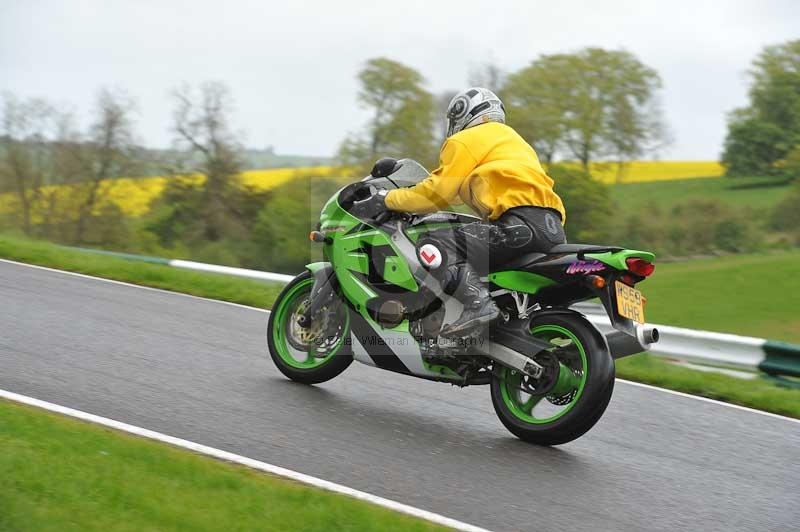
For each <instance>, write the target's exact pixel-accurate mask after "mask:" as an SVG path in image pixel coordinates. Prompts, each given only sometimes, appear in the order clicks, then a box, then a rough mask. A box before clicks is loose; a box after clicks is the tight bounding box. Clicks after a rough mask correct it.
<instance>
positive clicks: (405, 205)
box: [386, 122, 567, 223]
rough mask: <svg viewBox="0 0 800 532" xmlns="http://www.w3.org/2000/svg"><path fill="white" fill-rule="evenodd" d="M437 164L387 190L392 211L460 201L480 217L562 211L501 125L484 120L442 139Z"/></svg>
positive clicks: (547, 181) (541, 174)
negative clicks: (518, 210) (521, 210)
mask: <svg viewBox="0 0 800 532" xmlns="http://www.w3.org/2000/svg"><path fill="white" fill-rule="evenodd" d="M439 160H440V162H439V168H437V169H436V170H435V171H434V172H433V173H432V174H431V175H430V176H429V177H428V178H426V179H425V180H423V181H421V182H420V183H417V184H416V185H414V186H413V187H409V188H402V189H398V190H392V191H390V192H389V193H388V195H387V196H386V206H387V207H388V208H389V209H391V210H393V211H406V212H417V213H426V212H434V211H439V210H442V209H446V208H447V207H448V206H449V205H458V204H461V203H465V204H467V205H469V206H470V207H472V209H473V210H475V211H476V212H477V213H478V214H480V215H481V216H482V217H483V218H488V219H489V220H496V219H498V218H499V217H500V216H501V215H502V214H503V213H504V212H505V211H507V210H508V209H510V208H512V207H522V206H533V207H550V208H551V209H555V210H557V211H558V212H560V213H561V221H562V223H564V221H566V218H567V217H566V212H565V211H564V204H563V203H562V202H561V198H559V197H558V195H557V194H556V193H555V192H554V191H553V180H552V179H551V178H550V177H549V176H548V175H547V174H546V173H545V171H544V169H543V168H542V165H541V164H540V163H539V157H538V156H537V155H536V152H535V151H534V150H533V148H532V147H531V146H530V145H529V144H528V143H527V142H525V140H524V139H523V138H522V137H520V136H519V135H518V134H517V132H516V131H514V130H513V129H511V128H510V127H509V126H507V125H505V124H500V123H497V122H488V123H486V124H481V125H479V126H473V127H471V128H468V129H465V130H463V131H459V132H458V133H456V134H455V135H453V136H451V137H450V138H448V139H447V140H446V141H445V143H444V145H443V146H442V152H441V154H440V155H439Z"/></svg>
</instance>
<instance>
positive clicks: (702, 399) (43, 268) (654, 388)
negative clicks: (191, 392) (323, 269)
mask: <svg viewBox="0 0 800 532" xmlns="http://www.w3.org/2000/svg"><path fill="white" fill-rule="evenodd" d="M0 262H7V263H9V264H16V265H17V266H27V267H28V268H36V269H39V270H45V271H49V272H55V273H62V274H64V275H74V276H76V277H82V278H84V279H91V280H94V281H103V282H106V283H114V284H119V285H122V286H130V287H133V288H139V289H142V290H152V291H155V292H161V293H162V294H170V295H173V296H180V297H191V298H194V299H200V300H202V301H210V302H212V303H220V304H223V305H230V306H233V307H239V308H243V309H248V310H255V311H257V312H265V313H267V314H269V312H270V311H269V310H266V309H263V308H257V307H250V306H248V305H240V304H239V303H231V302H229V301H221V300H219V299H209V298H206V297H200V296H193V295H190V294H184V293H181V292H172V291H170V290H164V289H162V288H152V287H149V286H141V285H138V284H131V283H126V282H123V281H115V280H113V279H104V278H103V277H94V276H91V275H86V274H83V273H75V272H68V271H65V270H57V269H55V268H47V267H45V266H37V265H35V264H27V263H25V262H17V261H13V260H8V259H0ZM617 382H622V383H625V384H630V385H631V386H638V387H640V388H647V389H650V390H655V391H659V392H664V393H671V394H673V395H677V396H680V397H685V398H687V399H694V400H696V401H703V402H705V403H711V404H715V405H718V406H724V407H728V408H735V409H737V410H742V411H745V412H751V413H753V414H761V415H762V416H767V417H771V418H774V419H782V420H784V421H791V422H792V423H800V419H795V418H791V417H787V416H782V415H780V414H773V413H772V412H764V411H763V410H756V409H755V408H748V407H746V406H739V405H734V404H731V403H726V402H724V401H717V400H716V399H709V398H707V397H700V396H699V395H692V394H688V393H683V392H676V391H674V390H668V389H666V388H659V387H658V386H652V385H650V384H642V383H640V382H633V381H627V380H624V379H617Z"/></svg>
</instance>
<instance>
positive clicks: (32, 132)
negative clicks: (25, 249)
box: [0, 94, 58, 235]
mask: <svg viewBox="0 0 800 532" xmlns="http://www.w3.org/2000/svg"><path fill="white" fill-rule="evenodd" d="M2 116H3V118H2V122H0V125H1V126H2V129H0V187H2V189H3V190H4V191H10V192H12V193H13V194H14V196H15V198H16V199H17V202H18V203H19V207H20V217H21V226H22V230H23V231H24V232H25V234H26V235H30V234H31V233H32V230H33V222H32V219H33V213H34V207H35V205H36V203H37V201H38V200H39V199H40V197H41V191H42V186H43V185H44V184H45V183H46V182H47V181H48V177H49V175H50V174H51V173H52V156H51V148H52V144H51V143H52V142H53V140H54V139H55V136H56V133H57V131H58V116H57V114H56V110H55V109H54V108H53V106H52V105H50V104H49V103H48V102H46V101H44V100H40V99H35V98H34V99H30V100H26V101H20V100H18V99H16V98H15V97H14V96H13V95H11V94H6V95H4V98H3V115H2Z"/></svg>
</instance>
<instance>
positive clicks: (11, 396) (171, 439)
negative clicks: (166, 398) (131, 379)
mask: <svg viewBox="0 0 800 532" xmlns="http://www.w3.org/2000/svg"><path fill="white" fill-rule="evenodd" d="M0 398H2V399H7V400H9V401H13V402H16V403H20V404H25V405H28V406H33V407H37V408H41V409H43V410H47V411H49V412H54V413H57V414H62V415H65V416H69V417H72V418H75V419H80V420H82V421H88V422H90V423H94V424H96V425H102V426H105V427H109V428H112V429H116V430H119V431H122V432H127V433H129V434H133V435H136V436H140V437H142V438H147V439H149V440H154V441H159V442H161V443H166V444H169V445H172V446H174V447H180V448H183V449H187V450H189V451H193V452H195V453H199V454H202V455H205V456H210V457H212V458H217V459H220V460H224V461H226V462H231V463H235V464H239V465H243V466H246V467H249V468H251V469H256V470H259V471H263V472H265V473H270V474H272V475H276V476H279V477H283V478H288V479H290V480H294V481H296V482H300V483H302V484H306V485H309V486H313V487H315V488H320V489H324V490H326V491H330V492H333V493H338V494H340V495H345V496H348V497H352V498H354V499H358V500H361V501H365V502H369V503H372V504H375V505H377V506H381V507H383V508H387V509H389V510H393V511H395V512H399V513H402V514H405V515H410V516H412V517H416V518H419V519H424V520H426V521H430V522H432V523H436V524H439V525H443V526H447V527H450V528H454V529H456V530H463V531H465V532H490V531H489V530H487V529H485V528H480V527H477V526H474V525H470V524H467V523H462V522H461V521H457V520H455V519H452V518H450V517H445V516H443V515H440V514H437V513H434V512H430V511H428V510H422V509H420V508H415V507H414V506H409V505H407V504H403V503H400V502H396V501H393V500H391V499H385V498H383V497H379V496H377V495H372V494H371V493H367V492H364V491H359V490H356V489H354V488H349V487H347V486H343V485H341V484H337V483H335V482H331V481H328V480H323V479H321V478H317V477H313V476H311V475H306V474H305V473H300V472H298V471H293V470H291V469H286V468H284V467H280V466H276V465H273V464H268V463H266V462H262V461H260V460H255V459H253V458H247V457H246V456H241V455H238V454H234V453H231V452H228V451H223V450H222V449H216V448H214V447H209V446H207V445H203V444H200V443H195V442H193V441H189V440H184V439H181V438H177V437H175V436H169V435H167V434H163V433H160V432H156V431H153V430H150V429H145V428H142V427H137V426H135V425H129V424H128V423H123V422H121V421H116V420H113V419H109V418H105V417H102V416H98V415H95V414H90V413H88V412H83V411H81V410H75V409H74V408H69V407H67V406H62V405H57V404H55V403H50V402H47V401H42V400H41V399H36V398H34V397H29V396H27V395H22V394H18V393H15V392H10V391H7V390H2V389H0Z"/></svg>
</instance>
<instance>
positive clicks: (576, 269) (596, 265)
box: [566, 260, 606, 275]
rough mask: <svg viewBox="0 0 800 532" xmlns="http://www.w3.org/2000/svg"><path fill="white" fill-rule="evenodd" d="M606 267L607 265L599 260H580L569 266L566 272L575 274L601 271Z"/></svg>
mask: <svg viewBox="0 0 800 532" xmlns="http://www.w3.org/2000/svg"><path fill="white" fill-rule="evenodd" d="M605 269H606V267H605V265H604V264H603V263H602V262H600V261H598V260H578V261H575V262H573V263H572V264H570V265H569V266H568V267H567V272H566V273H567V274H568V275H575V274H577V273H594V272H601V271H603V270H605Z"/></svg>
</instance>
